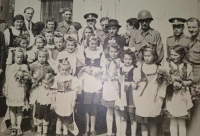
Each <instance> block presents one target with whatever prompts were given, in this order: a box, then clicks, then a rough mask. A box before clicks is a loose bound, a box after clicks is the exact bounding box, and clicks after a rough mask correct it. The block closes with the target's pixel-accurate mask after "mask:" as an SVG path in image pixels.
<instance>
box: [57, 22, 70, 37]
mask: <svg viewBox="0 0 200 136" xmlns="http://www.w3.org/2000/svg"><path fill="white" fill-rule="evenodd" d="M71 23H72V22H68V23H66V22H65V21H62V22H60V23H58V26H57V29H56V30H57V31H59V32H61V33H62V34H66V32H67V31H68V29H69V26H70V25H71Z"/></svg>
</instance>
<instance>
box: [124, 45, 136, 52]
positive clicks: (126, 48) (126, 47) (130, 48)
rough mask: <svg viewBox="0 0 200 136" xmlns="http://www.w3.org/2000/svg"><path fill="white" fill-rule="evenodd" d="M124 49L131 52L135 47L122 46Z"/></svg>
mask: <svg viewBox="0 0 200 136" xmlns="http://www.w3.org/2000/svg"><path fill="white" fill-rule="evenodd" d="M124 50H125V51H127V50H131V51H132V52H134V51H135V47H128V46H124Z"/></svg>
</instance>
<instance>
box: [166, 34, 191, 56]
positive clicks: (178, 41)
mask: <svg viewBox="0 0 200 136" xmlns="http://www.w3.org/2000/svg"><path fill="white" fill-rule="evenodd" d="M189 43H190V37H189V36H185V35H184V34H182V35H181V36H180V37H179V38H176V37H175V36H170V37H168V38H167V44H166V45H167V57H168V56H169V55H170V50H171V49H172V48H173V46H174V45H180V46H183V47H185V48H186V49H188V48H189Z"/></svg>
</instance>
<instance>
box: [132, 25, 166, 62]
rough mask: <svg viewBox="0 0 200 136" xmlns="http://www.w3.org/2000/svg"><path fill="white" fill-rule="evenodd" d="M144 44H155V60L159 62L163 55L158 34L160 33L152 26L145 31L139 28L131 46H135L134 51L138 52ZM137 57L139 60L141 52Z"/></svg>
mask: <svg viewBox="0 0 200 136" xmlns="http://www.w3.org/2000/svg"><path fill="white" fill-rule="evenodd" d="M145 45H147V46H148V45H155V46H156V53H157V55H158V59H157V60H156V63H157V62H160V61H161V60H162V58H163V56H164V50H163V43H162V39H161V36H160V33H159V32H158V31H156V30H154V29H152V28H150V29H149V30H148V31H147V32H146V33H145V32H144V31H143V30H142V29H140V30H138V31H137V32H136V34H135V38H134V42H132V45H130V44H129V46H131V47H135V49H136V52H139V51H140V49H141V48H142V47H143V46H145ZM138 59H139V60H140V61H141V53H140V54H138Z"/></svg>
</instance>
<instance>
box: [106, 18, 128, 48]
mask: <svg viewBox="0 0 200 136" xmlns="http://www.w3.org/2000/svg"><path fill="white" fill-rule="evenodd" d="M106 28H107V29H108V32H109V36H108V37H107V38H106V39H105V40H104V44H103V50H104V52H106V51H107V48H108V44H109V43H110V42H114V43H116V44H118V45H119V46H120V49H123V47H124V46H127V44H126V40H125V38H124V37H122V36H121V35H119V34H118V31H119V28H121V25H119V23H118V21H117V20H115V19H110V20H109V23H108V25H107V26H106Z"/></svg>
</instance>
